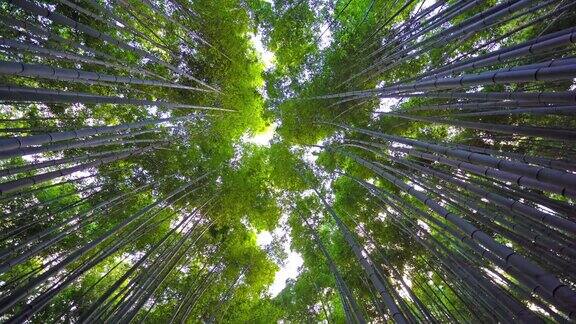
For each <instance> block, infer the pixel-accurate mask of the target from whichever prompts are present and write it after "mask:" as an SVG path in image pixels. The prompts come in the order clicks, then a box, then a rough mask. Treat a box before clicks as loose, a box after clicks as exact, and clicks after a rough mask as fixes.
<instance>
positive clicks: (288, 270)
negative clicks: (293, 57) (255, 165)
mask: <svg viewBox="0 0 576 324" xmlns="http://www.w3.org/2000/svg"><path fill="white" fill-rule="evenodd" d="M250 40H251V41H252V45H253V46H254V49H255V50H256V52H257V53H258V54H259V55H260V57H261V59H262V62H263V63H264V69H265V70H270V69H272V68H274V60H275V58H274V53H272V52H270V51H268V49H267V48H266V47H265V46H264V44H263V43H262V34H260V33H257V34H252V35H250ZM262 95H264V96H265V92H263V93H262ZM277 126H278V124H277V123H272V124H271V125H270V126H268V127H267V128H266V129H264V131H262V132H260V133H258V134H254V135H252V136H245V137H244V138H243V141H244V142H247V143H252V144H255V145H262V146H269V145H270V143H271V141H272V138H273V137H274V134H275V133H276V127H277ZM284 228H285V226H281V225H280V226H278V227H277V228H276V229H275V230H274V234H275V235H277V237H285V238H286V240H285V241H284V242H282V247H283V248H284V251H285V252H286V253H287V255H288V257H287V259H286V260H285V262H284V264H283V265H280V270H278V272H276V276H275V277H274V282H273V283H272V285H271V286H270V287H269V289H268V293H269V294H270V295H271V296H272V297H275V296H277V295H278V294H279V293H280V292H281V291H282V289H284V287H286V280H288V279H295V278H296V277H298V268H299V267H300V266H302V264H303V263H304V260H303V259H302V256H301V255H300V254H299V253H296V252H294V251H292V250H291V249H290V233H286V232H285V230H284ZM272 239H273V238H272V233H271V232H268V231H262V232H260V233H258V234H257V236H256V241H257V243H258V245H259V246H260V247H262V248H264V247H265V246H267V245H268V244H270V243H271V242H272Z"/></svg>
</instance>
